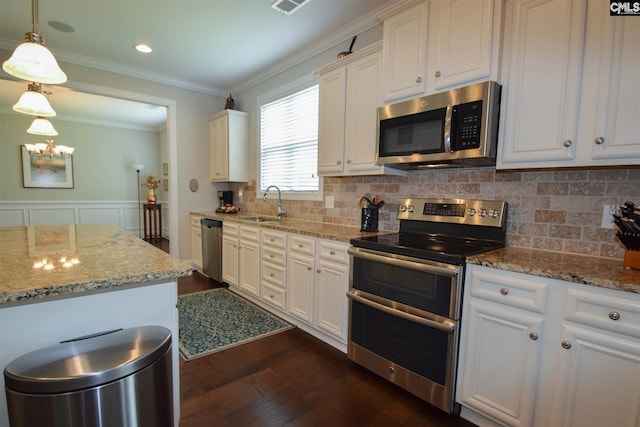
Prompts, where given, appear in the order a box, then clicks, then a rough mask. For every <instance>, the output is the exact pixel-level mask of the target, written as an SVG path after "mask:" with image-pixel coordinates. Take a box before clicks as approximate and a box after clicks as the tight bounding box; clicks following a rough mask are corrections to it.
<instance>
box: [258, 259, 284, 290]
mask: <svg viewBox="0 0 640 427" xmlns="http://www.w3.org/2000/svg"><path fill="white" fill-rule="evenodd" d="M262 278H263V279H264V280H265V281H268V282H271V283H270V284H271V285H272V286H278V287H281V288H286V287H287V283H286V281H287V273H286V270H285V267H284V266H282V265H275V264H271V263H268V262H263V263H262Z"/></svg>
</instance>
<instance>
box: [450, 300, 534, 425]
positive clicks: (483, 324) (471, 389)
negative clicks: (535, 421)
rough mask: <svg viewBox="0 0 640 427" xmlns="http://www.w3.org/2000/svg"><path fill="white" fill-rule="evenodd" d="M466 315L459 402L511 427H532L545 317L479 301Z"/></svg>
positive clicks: (472, 303)
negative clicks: (539, 338)
mask: <svg viewBox="0 0 640 427" xmlns="http://www.w3.org/2000/svg"><path fill="white" fill-rule="evenodd" d="M464 316H465V317H466V319H467V320H466V322H467V325H468V326H467V330H466V332H465V344H464V348H465V350H464V357H463V358H462V360H461V365H460V371H459V373H458V378H459V385H458V398H457V401H458V402H460V403H461V404H463V405H464V406H466V407H468V408H471V409H473V410H476V411H478V412H481V413H482V414H483V415H485V416H487V417H489V418H491V419H493V420H495V421H497V422H499V423H501V424H503V425H506V426H528V425H531V419H532V416H533V405H534V398H535V393H534V390H535V387H536V380H537V377H538V375H539V373H540V369H541V366H540V358H541V352H542V343H541V342H540V341H539V340H538V337H539V336H540V335H541V334H542V333H543V329H544V320H543V316H542V315H539V314H534V313H530V312H527V311H525V310H514V309H511V308H509V307H507V306H503V305H500V304H495V303H491V302H487V301H484V300H482V299H479V298H472V300H471V301H470V302H469V304H468V306H467V307H465V310H464ZM534 334H537V335H534ZM534 338H535V339H534Z"/></svg>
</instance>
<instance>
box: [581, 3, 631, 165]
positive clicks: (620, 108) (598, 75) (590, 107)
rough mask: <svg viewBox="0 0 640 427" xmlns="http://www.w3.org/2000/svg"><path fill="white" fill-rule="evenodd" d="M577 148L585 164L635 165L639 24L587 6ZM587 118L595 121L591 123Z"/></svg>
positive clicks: (605, 9)
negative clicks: (580, 125) (585, 45)
mask: <svg viewBox="0 0 640 427" xmlns="http://www.w3.org/2000/svg"><path fill="white" fill-rule="evenodd" d="M587 29H588V32H587V53H586V56H585V65H584V84H583V88H584V89H583V100H582V102H581V112H582V115H581V123H584V124H585V125H584V126H582V127H581V129H582V130H584V133H583V134H581V135H582V137H581V139H580V144H581V145H584V146H585V147H591V149H590V150H589V149H587V150H585V160H584V161H585V163H586V162H592V163H593V164H594V165H607V164H640V120H638V117H640V78H638V74H639V73H640V71H639V70H640V48H639V47H638V45H639V44H640V23H639V22H638V18H637V17H636V16H625V17H622V16H614V17H612V16H609V2H608V1H603V0H598V1H591V2H589V9H588V21H587ZM592 117H595V119H593V118H592Z"/></svg>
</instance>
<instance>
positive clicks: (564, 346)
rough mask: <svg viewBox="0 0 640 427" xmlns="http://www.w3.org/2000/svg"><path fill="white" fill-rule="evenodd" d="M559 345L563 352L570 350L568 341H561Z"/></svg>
mask: <svg viewBox="0 0 640 427" xmlns="http://www.w3.org/2000/svg"><path fill="white" fill-rule="evenodd" d="M561 345H562V348H564V349H565V350H569V349H570V348H571V342H569V341H562V343H561Z"/></svg>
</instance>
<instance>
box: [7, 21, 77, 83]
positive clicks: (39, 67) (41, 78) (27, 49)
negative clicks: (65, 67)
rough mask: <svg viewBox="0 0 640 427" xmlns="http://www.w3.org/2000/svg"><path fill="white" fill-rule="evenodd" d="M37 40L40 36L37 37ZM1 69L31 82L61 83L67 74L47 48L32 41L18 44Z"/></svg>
mask: <svg viewBox="0 0 640 427" xmlns="http://www.w3.org/2000/svg"><path fill="white" fill-rule="evenodd" d="M29 34H30V33H27V36H29ZM38 36H39V35H38ZM38 40H41V38H40V37H38ZM2 69H3V70H4V71H6V72H7V73H8V74H11V75H12V76H14V77H17V78H19V79H22V80H29V81H32V82H38V83H46V84H61V83H64V82H66V81H67V75H66V74H65V73H64V72H63V71H62V70H61V69H60V67H59V66H58V62H57V61H56V59H55V58H54V57H53V54H52V53H51V52H50V51H49V49H47V48H46V47H44V46H43V45H42V44H39V43H35V42H32V41H26V42H24V43H22V44H21V45H20V46H18V47H17V48H16V50H15V51H14V52H13V55H11V58H9V59H7V60H6V61H4V63H3V64H2Z"/></svg>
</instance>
